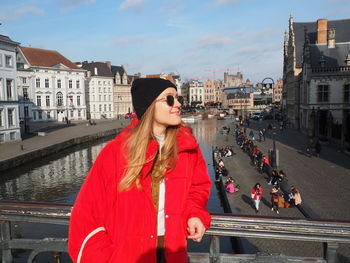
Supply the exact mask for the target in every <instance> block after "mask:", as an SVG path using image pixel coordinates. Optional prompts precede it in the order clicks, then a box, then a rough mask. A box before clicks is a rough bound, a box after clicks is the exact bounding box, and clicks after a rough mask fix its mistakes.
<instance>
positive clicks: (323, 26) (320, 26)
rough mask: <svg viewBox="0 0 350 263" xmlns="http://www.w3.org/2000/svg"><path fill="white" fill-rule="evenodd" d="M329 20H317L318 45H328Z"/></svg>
mask: <svg viewBox="0 0 350 263" xmlns="http://www.w3.org/2000/svg"><path fill="white" fill-rule="evenodd" d="M327 24H328V20H327V19H318V20H317V41H316V44H327Z"/></svg>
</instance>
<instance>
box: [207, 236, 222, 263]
mask: <svg viewBox="0 0 350 263" xmlns="http://www.w3.org/2000/svg"><path fill="white" fill-rule="evenodd" d="M209 262H210V263H219V262H220V237H219V236H210V247H209Z"/></svg>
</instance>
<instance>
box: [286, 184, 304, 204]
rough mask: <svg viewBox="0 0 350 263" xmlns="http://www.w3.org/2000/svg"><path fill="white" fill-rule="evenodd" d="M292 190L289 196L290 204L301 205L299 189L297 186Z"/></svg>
mask: <svg viewBox="0 0 350 263" xmlns="http://www.w3.org/2000/svg"><path fill="white" fill-rule="evenodd" d="M290 190H291V193H290V194H289V203H290V204H291V205H292V206H296V205H300V204H301V202H302V201H301V195H300V193H299V191H298V189H297V188H296V187H295V186H291V188H290Z"/></svg>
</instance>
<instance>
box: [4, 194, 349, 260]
mask: <svg viewBox="0 0 350 263" xmlns="http://www.w3.org/2000/svg"><path fill="white" fill-rule="evenodd" d="M71 208H72V207H71V206H70V205H59V204H50V203H24V202H5V201H0V234H1V240H0V247H1V254H2V262H3V263H9V262H12V261H13V255H12V250H15V249H25V250H32V252H31V253H30V255H29V257H28V259H27V262H33V261H34V260H35V257H36V256H37V255H38V254H39V253H42V252H52V253H53V256H54V258H55V260H56V262H60V259H59V258H60V253H62V252H67V238H44V239H34V238H33V239H24V238H16V237H14V236H13V235H12V231H11V224H12V223H13V222H29V223H38V224H55V225H68V224H69V217H70V213H71ZM206 235H209V236H210V248H209V253H207V254H195V253H192V254H190V261H191V262H224V258H226V259H227V258H228V259H230V260H231V261H230V262H236V261H233V259H234V258H236V259H237V258H238V257H240V255H237V254H235V255H229V254H220V244H219V237H220V236H230V237H244V238H265V239H282V240H299V241H310V242H323V243H324V244H325V248H326V249H325V250H324V257H323V259H318V260H317V259H314V262H328V263H336V262H337V248H338V246H339V244H341V243H350V222H349V221H331V220H313V219H296V218H276V217H274V218H272V217H262V216H254V217H253V216H241V215H229V214H212V223H211V228H210V229H209V230H208V231H207V232H206ZM225 262H226V261H225ZM237 262H238V261H237ZM271 262H272V261H271Z"/></svg>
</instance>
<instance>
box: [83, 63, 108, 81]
mask: <svg viewBox="0 0 350 263" xmlns="http://www.w3.org/2000/svg"><path fill="white" fill-rule="evenodd" d="M81 67H82V68H83V69H86V70H88V71H90V72H91V76H101V77H113V74H112V71H111V69H110V68H109V66H108V65H107V64H106V63H104V62H83V63H82V66H81ZM95 68H97V74H95Z"/></svg>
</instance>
